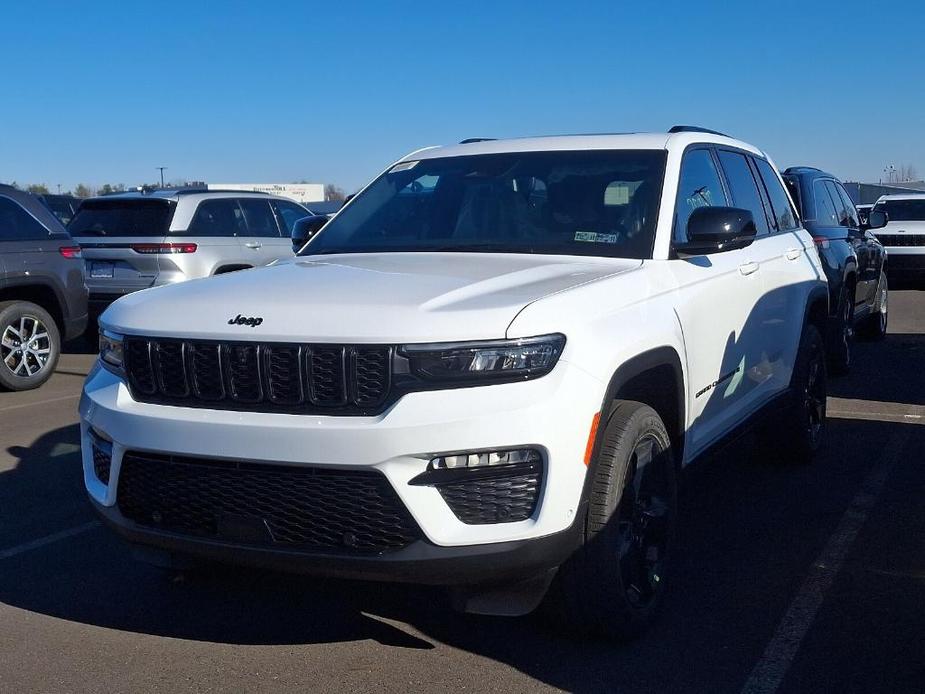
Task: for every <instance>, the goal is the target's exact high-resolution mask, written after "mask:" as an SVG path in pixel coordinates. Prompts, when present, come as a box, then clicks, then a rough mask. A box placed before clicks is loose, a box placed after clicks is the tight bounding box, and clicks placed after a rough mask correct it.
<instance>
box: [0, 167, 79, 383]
mask: <svg viewBox="0 0 925 694" xmlns="http://www.w3.org/2000/svg"><path fill="white" fill-rule="evenodd" d="M86 326H87V287H86V285H85V283H84V276H83V261H82V259H81V257H80V247H79V246H77V245H76V244H75V243H74V242H73V241H72V240H71V237H70V235H69V234H68V233H67V230H66V229H65V228H64V227H63V226H62V225H61V222H59V221H58V219H57V218H56V217H55V216H54V214H52V213H51V211H50V210H49V209H48V208H47V207H46V206H45V205H43V204H42V203H41V202H40V201H39V200H38V198H36V197H35V196H33V195H30V194H29V193H24V192H22V191H20V190H17V189H15V188H13V187H11V186H7V185H2V184H0V388H3V389H6V390H29V389H30V388H38V387H39V386H40V385H42V384H43V383H44V382H45V381H47V380H48V379H49V378H50V377H51V374H52V373H53V372H54V370H55V365H56V364H57V363H58V356H59V355H60V354H61V342H62V341H63V340H69V339H71V338H74V337H77V336H78V335H80V334H82V333H83V332H84V330H85V329H86Z"/></svg>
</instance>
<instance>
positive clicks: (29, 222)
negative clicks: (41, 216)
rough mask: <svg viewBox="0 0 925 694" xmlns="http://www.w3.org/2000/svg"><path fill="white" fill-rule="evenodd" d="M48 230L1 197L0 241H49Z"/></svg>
mask: <svg viewBox="0 0 925 694" xmlns="http://www.w3.org/2000/svg"><path fill="white" fill-rule="evenodd" d="M47 238H48V229H46V228H45V227H43V226H42V225H41V224H40V223H39V221H38V220H37V219H36V218H35V217H33V216H32V215H31V214H29V213H28V212H26V211H25V210H24V209H23V208H22V207H20V206H19V205H17V204H16V203H15V202H13V201H12V200H10V199H9V198H7V197H0V241H35V240H38V239H47Z"/></svg>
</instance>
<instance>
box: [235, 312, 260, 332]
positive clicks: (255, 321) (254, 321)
mask: <svg viewBox="0 0 925 694" xmlns="http://www.w3.org/2000/svg"><path fill="white" fill-rule="evenodd" d="M261 323H263V318H256V317H255V318H247V317H245V316H242V315H241V314H240V313H239V314H238V315H237V316H235V317H234V318H232V319H231V320H229V321H228V325H249V326H251V327H252V328H256V327H257V326H258V325H260V324H261Z"/></svg>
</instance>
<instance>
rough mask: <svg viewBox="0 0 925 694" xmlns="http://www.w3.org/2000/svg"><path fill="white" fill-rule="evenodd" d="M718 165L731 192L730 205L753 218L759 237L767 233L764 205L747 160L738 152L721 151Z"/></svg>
mask: <svg viewBox="0 0 925 694" xmlns="http://www.w3.org/2000/svg"><path fill="white" fill-rule="evenodd" d="M719 160H720V163H721V164H722V165H723V170H724V171H725V172H726V180H727V181H728V182H729V188H730V190H731V191H732V204H733V205H734V206H735V207H739V208H742V209H744V210H749V211H750V212H751V213H752V215H753V216H754V218H755V228H756V229H757V230H758V235H759V236H764V235H765V234H767V233H768V219H767V216H766V215H765V211H764V205H763V204H762V202H761V194H760V193H759V192H758V186H757V184H756V183H755V177H754V176H753V175H752V170H751V169H750V168H749V166H748V159H746V158H745V155H743V154H739V153H738V152H730V151H727V150H721V151H720V153H719Z"/></svg>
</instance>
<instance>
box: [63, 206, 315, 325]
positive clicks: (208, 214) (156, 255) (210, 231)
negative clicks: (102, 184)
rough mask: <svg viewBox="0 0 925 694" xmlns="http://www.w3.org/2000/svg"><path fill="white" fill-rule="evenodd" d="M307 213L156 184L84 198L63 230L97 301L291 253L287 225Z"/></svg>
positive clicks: (99, 303) (264, 262)
mask: <svg viewBox="0 0 925 694" xmlns="http://www.w3.org/2000/svg"><path fill="white" fill-rule="evenodd" d="M311 214H312V212H311V211H309V210H307V209H306V208H304V207H302V206H301V205H299V204H298V203H295V202H293V201H292V200H288V199H286V198H281V197H276V196H273V195H267V194H264V193H249V192H241V191H235V192H214V191H203V190H201V189H196V190H189V189H187V190H159V191H155V192H150V193H146V192H133V193H121V194H118V195H107V196H104V197H99V198H92V199H90V200H85V201H84V202H83V203H82V204H81V206H80V209H79V210H78V211H77V214H76V216H75V217H74V219H73V220H72V221H71V223H70V225H69V226H68V230H69V231H70V232H71V236H73V237H74V240H75V241H77V243H79V244H80V247H81V250H82V253H83V257H84V260H85V262H86V281H87V287H88V288H89V290H90V301H91V303H92V304H94V305H95V306H96V307H100V306H105V305H106V304H108V303H110V302H112V301H114V300H115V299H117V298H119V297H120V296H122V295H124V294H128V293H130V292H134V291H137V290H139V289H147V288H148V287H154V286H158V285H163V284H173V283H174V282H179V281H182V280H187V279H193V278H196V277H209V276H211V275H218V274H222V273H225V272H232V271H234V270H243V269H246V268H251V267H257V266H261V265H268V264H270V263H271V262H273V261H274V260H278V259H280V258H289V257H292V255H293V252H292V244H291V241H290V233H291V231H292V226H293V224H294V223H295V222H296V220H298V219H300V218H302V217H306V216H309V215H311Z"/></svg>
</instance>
